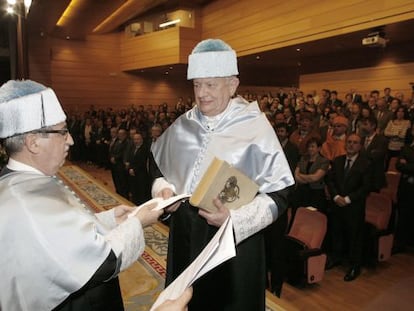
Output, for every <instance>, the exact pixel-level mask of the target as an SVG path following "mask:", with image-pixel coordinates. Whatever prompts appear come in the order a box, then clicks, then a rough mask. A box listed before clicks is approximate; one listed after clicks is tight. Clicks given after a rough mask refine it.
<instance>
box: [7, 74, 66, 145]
mask: <svg viewBox="0 0 414 311" xmlns="http://www.w3.org/2000/svg"><path fill="white" fill-rule="evenodd" d="M65 120H66V115H65V113H64V111H63V109H62V106H61V105H60V103H59V100H58V99H57V97H56V94H55V92H54V91H53V90H52V89H51V88H47V87H46V86H44V85H42V84H40V83H37V82H34V81H31V80H10V81H8V82H6V83H5V84H3V85H2V86H1V87H0V138H7V137H11V136H14V135H18V134H23V133H26V132H30V131H33V130H38V129H41V128H43V127H46V126H52V125H56V124H58V123H60V122H63V121H65Z"/></svg>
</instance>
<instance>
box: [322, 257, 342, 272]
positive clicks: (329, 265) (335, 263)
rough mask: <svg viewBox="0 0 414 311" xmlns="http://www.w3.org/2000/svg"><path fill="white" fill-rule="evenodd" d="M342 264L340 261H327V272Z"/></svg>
mask: <svg viewBox="0 0 414 311" xmlns="http://www.w3.org/2000/svg"><path fill="white" fill-rule="evenodd" d="M340 264H341V262H340V261H339V260H338V259H333V258H329V257H328V260H327V261H326V265H325V270H330V269H332V268H333V267H336V266H339V265H340Z"/></svg>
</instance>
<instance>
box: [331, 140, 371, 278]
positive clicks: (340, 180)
mask: <svg viewBox="0 0 414 311" xmlns="http://www.w3.org/2000/svg"><path fill="white" fill-rule="evenodd" d="M361 148H362V143H361V137H360V136H359V135H357V134H351V135H349V136H348V137H347V139H346V154H345V155H342V156H339V157H336V158H335V159H334V161H333V162H332V168H331V170H330V172H329V173H328V177H327V181H326V183H327V186H328V190H329V193H330V197H331V198H332V201H333V202H332V203H333V204H332V205H333V206H332V210H331V217H330V222H331V234H332V237H331V241H332V254H331V255H330V258H329V260H328V263H327V267H326V268H327V269H330V268H332V267H334V266H335V265H338V264H339V263H340V260H341V259H342V254H343V251H344V249H347V250H348V259H349V261H350V268H349V270H348V272H347V273H346V275H345V277H344V280H345V281H347V282H349V281H352V280H354V279H356V278H357V277H358V276H359V274H360V273H361V261H362V249H363V228H364V223H365V200H366V197H367V195H368V193H369V187H370V185H369V183H370V182H371V175H370V173H371V165H370V162H369V160H368V158H367V157H366V156H365V155H364V154H363V153H361ZM346 246H347V247H346Z"/></svg>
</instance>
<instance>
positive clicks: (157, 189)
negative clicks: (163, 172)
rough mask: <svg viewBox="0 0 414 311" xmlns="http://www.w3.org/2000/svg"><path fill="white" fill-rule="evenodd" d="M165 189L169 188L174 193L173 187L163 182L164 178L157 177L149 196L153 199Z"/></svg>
mask: <svg viewBox="0 0 414 311" xmlns="http://www.w3.org/2000/svg"><path fill="white" fill-rule="evenodd" d="M165 188H169V189H171V190H172V192H174V193H175V190H176V189H175V186H174V185H173V184H170V183H169V182H168V181H167V180H165V178H164V177H159V178H157V179H155V181H154V183H153V184H152V190H151V196H152V197H153V198H155V196H156V195H157V193H158V192H160V191H161V190H162V189H165Z"/></svg>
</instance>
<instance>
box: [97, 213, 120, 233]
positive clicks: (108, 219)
mask: <svg viewBox="0 0 414 311" xmlns="http://www.w3.org/2000/svg"><path fill="white" fill-rule="evenodd" d="M95 217H96V218H98V220H99V221H100V222H101V223H103V224H104V225H105V226H106V227H108V228H109V229H113V228H115V227H116V226H117V223H116V219H115V212H114V209H113V208H111V209H110V210H107V211H104V212H99V213H95Z"/></svg>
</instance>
